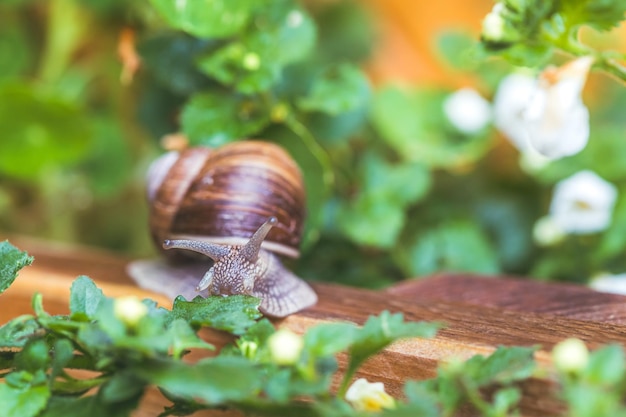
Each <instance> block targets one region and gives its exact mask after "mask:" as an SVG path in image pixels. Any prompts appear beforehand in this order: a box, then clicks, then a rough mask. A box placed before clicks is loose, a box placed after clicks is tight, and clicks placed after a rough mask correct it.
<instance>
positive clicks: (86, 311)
mask: <svg viewBox="0 0 626 417" xmlns="http://www.w3.org/2000/svg"><path fill="white" fill-rule="evenodd" d="M103 299H104V294H103V293H102V290H101V289H100V288H98V287H97V286H96V284H95V283H94V282H93V281H92V280H91V279H90V278H89V277H86V276H84V275H83V276H80V277H78V278H76V280H74V282H73V283H72V287H71V289H70V312H71V317H72V319H73V320H79V321H89V320H92V319H93V318H94V317H95V316H96V312H97V311H98V308H99V307H100V303H101V302H102V300H103Z"/></svg>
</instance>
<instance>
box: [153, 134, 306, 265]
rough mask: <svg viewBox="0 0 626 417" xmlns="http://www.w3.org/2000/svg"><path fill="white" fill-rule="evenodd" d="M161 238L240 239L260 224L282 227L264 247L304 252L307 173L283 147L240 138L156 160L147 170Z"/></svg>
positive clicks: (233, 242) (232, 241) (229, 241)
mask: <svg viewBox="0 0 626 417" xmlns="http://www.w3.org/2000/svg"><path fill="white" fill-rule="evenodd" d="M148 199H149V201H150V230H151V233H152V237H153V240H154V242H155V244H156V245H157V246H158V247H160V246H161V243H162V242H163V240H164V239H166V238H167V239H194V240H201V241H205V242H211V243H219V244H226V245H242V244H245V242H246V241H247V240H248V239H249V238H250V236H252V234H253V233H254V232H255V230H256V229H257V228H258V227H259V225H260V224H261V223H263V222H264V221H265V220H267V219H268V218H269V217H272V216H274V217H276V218H277V220H278V223H277V225H276V226H275V227H274V228H273V229H272V230H271V232H270V233H269V235H268V237H267V239H266V240H265V241H264V242H263V248H264V249H267V250H270V251H272V252H275V253H277V254H281V255H285V256H289V257H294V258H295V257H298V256H299V254H300V252H299V245H300V241H301V238H302V230H303V226H304V219H305V213H306V202H305V192H304V184H303V180H302V174H301V172H300V169H299V167H298V165H297V164H296V162H295V161H294V160H293V159H292V158H291V157H290V156H289V154H288V153H287V152H286V151H285V150H283V149H282V148H281V147H280V146H278V145H275V144H273V143H269V142H263V141H239V142H233V143H230V144H228V145H225V146H222V147H219V148H217V149H211V148H205V147H194V148H189V149H185V150H183V151H180V152H170V153H167V154H165V155H164V156H162V157H161V158H159V159H157V160H156V161H155V162H154V163H153V164H152V166H151V167H150V170H149V173H148Z"/></svg>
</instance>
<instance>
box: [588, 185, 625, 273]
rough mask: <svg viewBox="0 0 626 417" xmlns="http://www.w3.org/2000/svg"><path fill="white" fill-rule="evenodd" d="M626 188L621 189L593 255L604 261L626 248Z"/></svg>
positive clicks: (619, 253) (618, 254)
mask: <svg viewBox="0 0 626 417" xmlns="http://www.w3.org/2000/svg"><path fill="white" fill-rule="evenodd" d="M625 191H626V190H624V189H622V190H621V192H620V194H619V199H618V200H617V204H616V205H615V209H614V211H613V219H612V220H611V225H610V227H609V228H608V229H607V230H606V232H604V233H603V234H602V237H601V240H600V244H599V245H598V246H597V247H596V248H595V250H594V257H596V258H598V259H599V260H601V261H606V260H608V259H610V258H612V257H616V256H620V255H621V254H622V253H623V251H624V248H626V192H625Z"/></svg>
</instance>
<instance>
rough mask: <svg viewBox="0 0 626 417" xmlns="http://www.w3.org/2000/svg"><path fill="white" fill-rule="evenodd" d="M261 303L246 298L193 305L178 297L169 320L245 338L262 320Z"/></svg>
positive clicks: (215, 299)
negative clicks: (252, 327)
mask: <svg viewBox="0 0 626 417" xmlns="http://www.w3.org/2000/svg"><path fill="white" fill-rule="evenodd" d="M259 305H260V300H259V299H258V298H254V297H249V296H246V295H231V296H229V297H219V296H216V297H207V298H203V297H200V296H198V297H196V298H194V299H193V300H192V301H187V300H185V298H184V297H182V296H178V297H176V299H175V300H174V305H173V307H172V311H171V313H170V315H169V318H168V320H169V321H170V323H171V322H174V320H176V319H183V320H185V321H187V322H189V323H191V324H192V325H196V326H207V327H212V328H214V329H217V330H224V331H227V332H229V333H233V334H236V335H240V334H243V333H244V332H245V331H246V330H247V329H248V328H249V327H251V326H253V325H254V324H255V323H256V320H257V319H259V318H260V317H261V313H260V312H259Z"/></svg>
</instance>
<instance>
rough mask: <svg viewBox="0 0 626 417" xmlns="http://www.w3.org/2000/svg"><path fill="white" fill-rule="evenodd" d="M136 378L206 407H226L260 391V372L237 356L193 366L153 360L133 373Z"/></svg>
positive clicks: (211, 360)
mask: <svg viewBox="0 0 626 417" xmlns="http://www.w3.org/2000/svg"><path fill="white" fill-rule="evenodd" d="M134 373H135V374H136V375H139V376H140V377H142V378H145V379H146V380H148V381H150V383H152V384H155V385H157V386H159V387H160V388H161V389H164V390H165V391H167V392H168V393H169V394H172V395H175V396H178V397H181V398H184V399H187V400H192V399H194V400H197V399H199V400H202V401H204V402H206V403H207V404H210V405H226V404H227V403H228V402H229V401H242V400H246V399H249V398H251V397H253V396H254V395H255V394H256V393H257V392H258V391H259V390H260V388H261V384H262V379H261V372H260V370H259V369H258V368H257V367H256V365H255V364H254V363H252V362H250V361H248V360H247V359H244V358H240V357H234V356H229V357H221V356H220V357H216V358H212V359H206V360H202V361H199V362H197V363H195V364H185V363H182V362H171V361H161V362H157V361H154V362H153V363H150V364H146V366H142V367H141V368H136V369H135V370H134Z"/></svg>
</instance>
